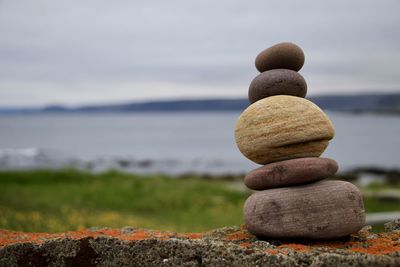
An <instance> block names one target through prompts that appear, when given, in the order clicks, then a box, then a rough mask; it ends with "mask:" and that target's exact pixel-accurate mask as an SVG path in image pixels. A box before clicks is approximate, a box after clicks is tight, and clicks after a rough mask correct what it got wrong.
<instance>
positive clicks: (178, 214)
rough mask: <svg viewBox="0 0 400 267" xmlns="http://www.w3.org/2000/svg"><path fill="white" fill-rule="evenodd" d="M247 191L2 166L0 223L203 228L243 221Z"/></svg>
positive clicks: (372, 203) (44, 227) (371, 208)
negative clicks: (12, 169) (13, 169)
mask: <svg viewBox="0 0 400 267" xmlns="http://www.w3.org/2000/svg"><path fill="white" fill-rule="evenodd" d="M392 188H393V187H392ZM368 189H369V190H371V188H368ZM249 194H250V193H249V192H246V191H241V190H237V189H235V188H234V187H233V186H232V182H231V181H221V180H219V181H216V180H215V179H214V180H213V179H208V180H205V179H200V178H196V177H191V178H190V177H189V178H179V179H173V178H171V177H166V176H160V175H158V176H140V175H131V174H124V173H120V172H107V173H103V174H97V175H95V174H90V173H86V172H81V171H76V170H60V171H49V170H47V171H46V170H42V171H9V172H5V171H2V172H0V228H1V229H12V230H19V231H34V232H61V231H68V230H76V229H82V228H89V227H113V228H114V227H123V226H126V225H131V226H134V227H146V228H152V229H161V230H172V231H181V232H185V231H189V232H196V231H205V230H210V229H214V228H218V227H224V226H230V225H238V224H242V207H243V203H244V201H245V200H246V198H247V197H248V196H249ZM364 201H365V207H366V210H367V212H377V211H392V210H400V202H393V201H391V202H390V201H389V202H388V201H382V200H377V199H371V198H366V199H364Z"/></svg>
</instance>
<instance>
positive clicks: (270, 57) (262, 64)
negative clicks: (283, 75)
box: [255, 43, 304, 72]
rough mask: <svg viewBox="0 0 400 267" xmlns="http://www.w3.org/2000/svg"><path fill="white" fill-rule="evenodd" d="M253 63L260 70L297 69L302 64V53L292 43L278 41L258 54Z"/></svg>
mask: <svg viewBox="0 0 400 267" xmlns="http://www.w3.org/2000/svg"><path fill="white" fill-rule="evenodd" d="M255 64H256V68H257V69H258V71H260V72H264V71H267V70H272V69H290V70H294V71H299V70H300V69H301V67H303V64H304V53H303V50H302V49H301V48H300V47H298V46H297V45H295V44H293V43H279V44H276V45H274V46H271V47H269V48H267V49H265V50H264V51H262V52H261V53H260V54H258V56H257V57H256V62H255Z"/></svg>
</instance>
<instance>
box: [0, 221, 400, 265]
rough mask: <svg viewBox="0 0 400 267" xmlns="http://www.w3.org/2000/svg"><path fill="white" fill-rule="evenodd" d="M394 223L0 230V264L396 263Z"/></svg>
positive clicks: (398, 247)
mask: <svg viewBox="0 0 400 267" xmlns="http://www.w3.org/2000/svg"><path fill="white" fill-rule="evenodd" d="M399 265H400V221H394V222H390V223H388V224H386V225H385V232H382V233H379V234H374V233H372V232H370V227H369V226H366V227H364V228H363V229H362V230H361V231H360V232H358V233H357V234H355V235H352V236H349V237H346V238H342V239H340V240H325V241H305V240H278V239H266V240H261V239H257V238H256V237H255V236H254V235H252V234H250V233H249V232H248V231H247V230H245V229H244V227H242V226H241V227H227V228H222V229H217V230H214V231H210V232H206V233H186V234H179V233H173V232H161V231H151V230H144V229H136V228H132V227H124V228H122V229H90V230H82V231H75V232H67V233H60V234H46V233H22V232H13V231H7V230H0V266H399Z"/></svg>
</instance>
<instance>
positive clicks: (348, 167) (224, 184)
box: [0, 0, 400, 232]
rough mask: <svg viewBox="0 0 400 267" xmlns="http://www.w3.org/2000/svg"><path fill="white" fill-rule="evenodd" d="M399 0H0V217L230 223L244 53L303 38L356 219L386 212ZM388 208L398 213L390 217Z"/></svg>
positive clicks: (32, 226) (237, 194) (26, 227)
mask: <svg viewBox="0 0 400 267" xmlns="http://www.w3.org/2000/svg"><path fill="white" fill-rule="evenodd" d="M398 10H400V2H399V1H396V0H393V1H391V0H384V1H358V0H357V1H351V2H349V1H344V0H339V1H329V2H321V1H316V0H315V1H314V0H312V1H300V2H294V1H287V0H285V1H261V0H256V1H251V2H249V1H244V0H243V1H242V0H237V1H232V0H230V1H227V0H226V1H209V0H204V1H183V0H182V1H178V0H170V1H117V2H116V1H106V0H96V1H94V0H85V1H75V0H74V1H71V0H70V1H64V0H58V1H50V0H37V1H14V0H2V1H0V214H1V216H0V228H2V229H12V230H23V231H47V232H57V231H67V230H75V229H81V228H89V227H122V226H125V225H132V226H135V227H150V228H155V229H164V230H174V231H205V230H209V229H212V228H216V227H223V226H229V225H238V224H241V223H242V205H243V202H244V200H245V199H246V198H247V196H248V195H249V194H250V191H248V190H246V188H245V187H244V185H243V182H242V181H243V177H244V174H245V173H246V172H248V171H250V170H252V169H254V168H255V167H257V165H256V164H254V163H252V162H250V161H249V160H247V159H246V158H244V157H243V156H242V155H241V153H240V152H239V151H238V149H237V148H236V145H235V142H234V136H233V132H234V127H235V122H236V119H237V118H238V116H239V114H240V113H241V112H242V111H243V110H244V109H245V108H246V107H247V106H248V102H247V99H246V98H247V90H248V86H249V84H250V82H251V80H252V79H253V78H254V77H255V76H256V75H257V74H258V72H257V70H256V69H255V67H254V59H255V57H256V55H257V54H258V53H259V52H260V51H261V50H263V49H265V48H267V47H269V46H271V45H273V44H275V43H278V42H283V41H290V42H294V43H296V44H298V45H299V46H300V47H302V48H303V50H304V52H305V56H306V62H305V65H304V67H303V69H302V70H301V71H300V73H301V74H302V75H303V76H304V78H305V79H306V81H307V84H308V95H307V98H309V99H310V100H311V101H313V102H315V103H316V104H318V105H319V106H320V107H321V108H323V109H324V110H325V111H326V112H327V114H328V115H329V117H330V118H331V120H332V122H333V123H334V125H335V128H336V137H335V138H334V139H333V140H332V141H331V142H330V145H329V147H328V149H327V150H326V151H325V152H324V154H323V156H325V157H331V158H333V159H335V160H336V161H338V163H339V166H340V169H339V172H338V174H337V176H336V177H334V179H344V180H349V181H351V182H353V183H355V184H356V185H357V186H358V187H359V188H360V189H361V190H362V192H363V194H364V200H365V205H366V210H367V212H368V217H367V219H368V223H370V224H373V225H376V226H375V228H374V229H375V230H376V231H379V229H380V225H381V224H382V223H383V222H385V221H388V220H390V219H394V218H400V180H399V179H400V157H399V149H400V138H399V136H400V70H399V65H400V17H399V16H398ZM397 211H399V212H397Z"/></svg>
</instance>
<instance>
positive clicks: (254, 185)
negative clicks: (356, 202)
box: [244, 158, 338, 190]
mask: <svg viewBox="0 0 400 267" xmlns="http://www.w3.org/2000/svg"><path fill="white" fill-rule="evenodd" d="M337 170H338V164H337V162H336V161H334V160H333V159H328V158H299V159H290V160H284V161H280V162H275V163H270V164H267V165H265V166H262V167H260V168H257V169H255V170H252V171H251V172H249V173H248V174H247V175H246V177H245V178H244V183H245V185H246V186H247V187H248V188H250V189H254V190H265V189H269V188H274V187H285V186H290V185H297V184H302V183H307V182H312V181H316V180H321V179H324V178H328V177H329V176H332V175H334V174H335V173H336V172H337Z"/></svg>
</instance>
